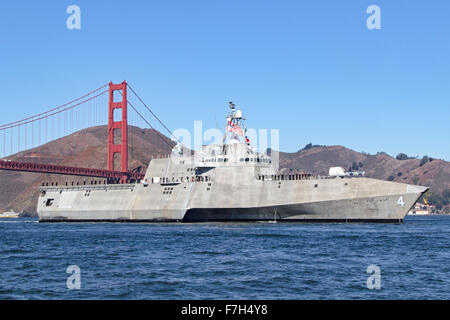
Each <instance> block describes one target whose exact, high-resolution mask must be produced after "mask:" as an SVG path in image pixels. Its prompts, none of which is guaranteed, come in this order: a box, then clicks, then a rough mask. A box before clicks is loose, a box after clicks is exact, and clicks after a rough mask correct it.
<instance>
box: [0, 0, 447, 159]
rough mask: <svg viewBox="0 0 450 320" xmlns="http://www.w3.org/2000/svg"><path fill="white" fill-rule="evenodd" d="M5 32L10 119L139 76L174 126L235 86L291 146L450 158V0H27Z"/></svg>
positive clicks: (0, 62)
mask: <svg viewBox="0 0 450 320" xmlns="http://www.w3.org/2000/svg"><path fill="white" fill-rule="evenodd" d="M71 4H76V5H78V6H80V8H81V15H82V17H81V30H68V29H67V28H66V19H67V17H68V14H67V13H66V8H67V7H68V6H69V5H71ZM371 4H377V5H378V6H380V8H381V27H382V29H381V30H368V29H367V27H366V19H367V17H368V16H369V15H368V14H366V8H367V7H368V6H369V5H371ZM0 35H1V37H0V43H1V50H0V72H1V79H0V94H1V96H2V99H1V102H0V108H1V111H2V117H1V119H2V120H1V121H0V122H1V123H0V124H3V123H6V122H9V121H14V120H18V119H21V118H23V117H26V116H28V115H31V114H35V113H38V112H40V111H43V110H46V109H49V108H51V107H53V106H57V105H60V104H62V103H64V102H67V101H69V100H71V99H72V98H76V97H78V96H80V95H81V94H83V93H86V92H88V91H89V90H91V89H94V88H97V87H99V86H100V85H102V84H104V83H107V82H109V81H111V80H112V81H114V82H119V81H122V80H124V79H126V80H127V81H129V82H130V84H132V85H133V87H134V88H135V89H136V91H137V92H138V93H140V95H141V96H142V97H143V98H144V100H145V101H146V103H148V104H149V105H151V106H152V108H153V110H154V111H155V112H156V113H157V114H158V115H159V116H160V117H161V118H162V119H163V120H164V121H165V123H166V124H167V125H168V126H169V127H170V128H172V129H175V128H180V127H184V128H188V129H190V128H192V126H193V121H194V120H204V123H205V124H204V125H205V126H209V127H215V123H216V119H217V121H218V122H219V125H221V124H222V123H223V120H224V118H223V117H224V115H225V112H226V111H227V110H226V107H227V102H228V101H229V100H230V99H232V100H233V101H235V102H236V103H237V104H238V105H239V106H242V107H243V110H244V112H245V113H246V115H247V118H248V123H247V124H248V126H249V127H254V128H269V129H270V128H279V129H280V142H281V150H283V151H297V150H299V149H300V148H302V147H303V146H304V145H305V144H307V143H309V142H312V143H314V144H325V145H333V144H340V145H344V146H347V147H349V148H352V149H355V150H357V151H366V152H370V153H375V152H377V151H385V152H387V153H389V154H391V155H396V154H398V153H399V152H405V153H407V154H408V155H412V156H416V155H419V156H422V155H429V156H432V157H437V158H444V159H446V160H450V128H449V119H450V37H449V36H450V2H449V1H424V0H423V1H399V0H398V1H380V0H371V1H365V0H358V1H331V0H330V1H312V0H311V1H299V0H296V1H274V0H271V1H267V0H258V1H250V0H245V1H242V0H227V1H222V0H221V1H216V0H207V1H197V0H192V1H99V0H96V1H86V0H72V1H62V0H58V1H56V0H54V1H20V0H17V1H7V2H4V3H2V6H1V10H0Z"/></svg>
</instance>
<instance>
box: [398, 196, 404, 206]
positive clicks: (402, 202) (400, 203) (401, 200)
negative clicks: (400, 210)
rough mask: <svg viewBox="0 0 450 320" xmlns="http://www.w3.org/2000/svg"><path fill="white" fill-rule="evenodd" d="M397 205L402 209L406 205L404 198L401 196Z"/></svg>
mask: <svg viewBox="0 0 450 320" xmlns="http://www.w3.org/2000/svg"><path fill="white" fill-rule="evenodd" d="M397 204H398V205H400V206H402V207H403V206H404V205H405V201H404V200H403V196H400V198H398V200H397Z"/></svg>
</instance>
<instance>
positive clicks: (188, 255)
mask: <svg viewBox="0 0 450 320" xmlns="http://www.w3.org/2000/svg"><path fill="white" fill-rule="evenodd" d="M372 264H374V265H377V266H379V267H380V269H381V289H379V290H377V289H373V290H369V289H368V288H367V285H366V281H367V278H368V277H369V276H370V275H369V274H367V273H366V271H367V267H368V266H369V265H372ZM69 265H78V266H79V267H80V270H81V288H80V290H69V289H68V288H67V284H66V282H67V278H68V277H69V274H67V273H66V269H67V267H68V266H69ZM449 294H450V217H448V216H433V217H408V218H407V219H406V220H405V223H404V224H400V225H397V224H312V223H310V224H299V223H296V224H285V223H202V224H108V223H97V224H94V223H86V224H79V223H56V224H49V223H38V222H37V221H36V220H32V219H1V220H0V299H95V298H97V299H110V298H111V299H422V298H424V299H448V298H450V295H449Z"/></svg>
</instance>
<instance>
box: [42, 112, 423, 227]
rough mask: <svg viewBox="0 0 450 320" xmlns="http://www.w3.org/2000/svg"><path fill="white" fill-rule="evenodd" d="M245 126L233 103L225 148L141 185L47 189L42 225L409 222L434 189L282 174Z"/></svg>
mask: <svg viewBox="0 0 450 320" xmlns="http://www.w3.org/2000/svg"><path fill="white" fill-rule="evenodd" d="M243 120H244V119H243V117H242V112H241V111H240V110H236V109H235V108H234V105H233V104H230V112H229V113H228V115H227V126H226V134H225V138H224V139H223V141H222V143H219V144H211V145H205V146H202V147H201V150H198V151H196V152H195V153H192V152H191V151H190V150H189V149H187V148H185V147H183V146H182V145H181V144H177V145H176V146H175V147H174V149H173V150H172V154H171V156H170V157H167V158H161V159H152V160H151V161H150V164H149V167H148V169H147V172H146V174H145V177H144V179H143V180H141V181H139V182H137V183H130V184H100V185H80V186H52V187H41V188H40V195H39V199H38V204H37V212H38V215H39V221H41V222H63V221H67V222H69V221H74V222H80V221H86V222H87V221H94V222H95V221H110V222H206V221H280V222H285V221H302V222H402V221H403V219H404V217H405V216H406V214H407V213H408V211H409V210H410V208H412V207H413V206H414V204H415V203H416V202H417V200H418V199H419V198H420V196H421V195H422V194H423V193H425V192H426V191H427V190H428V188H427V187H421V186H415V185H409V184H403V183H397V182H389V181H383V180H378V179H371V178H366V177H364V176H358V177H355V176H351V175H350V174H349V173H346V172H344V170H343V169H342V168H339V167H334V168H330V172H329V175H328V176H313V175H311V174H308V173H296V174H288V175H285V174H279V173H277V172H276V170H275V166H274V164H273V163H272V157H271V156H269V155H267V154H263V153H261V152H258V151H256V149H254V148H253V147H252V146H251V145H250V143H249V142H248V139H247V137H246V136H245V134H244V130H245V128H244V129H243V125H242V122H243ZM227 135H228V137H227ZM227 138H228V139H227Z"/></svg>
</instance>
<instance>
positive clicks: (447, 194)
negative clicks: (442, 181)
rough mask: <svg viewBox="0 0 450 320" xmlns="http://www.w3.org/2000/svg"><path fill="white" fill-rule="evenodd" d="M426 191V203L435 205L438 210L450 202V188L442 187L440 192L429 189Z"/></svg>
mask: <svg viewBox="0 0 450 320" xmlns="http://www.w3.org/2000/svg"><path fill="white" fill-rule="evenodd" d="M428 193H429V195H428V203H429V204H432V205H435V206H436V208H437V209H439V210H440V209H442V207H443V206H448V205H449V204H450V189H444V190H443V191H442V192H441V193H438V192H431V191H430V192H428Z"/></svg>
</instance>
